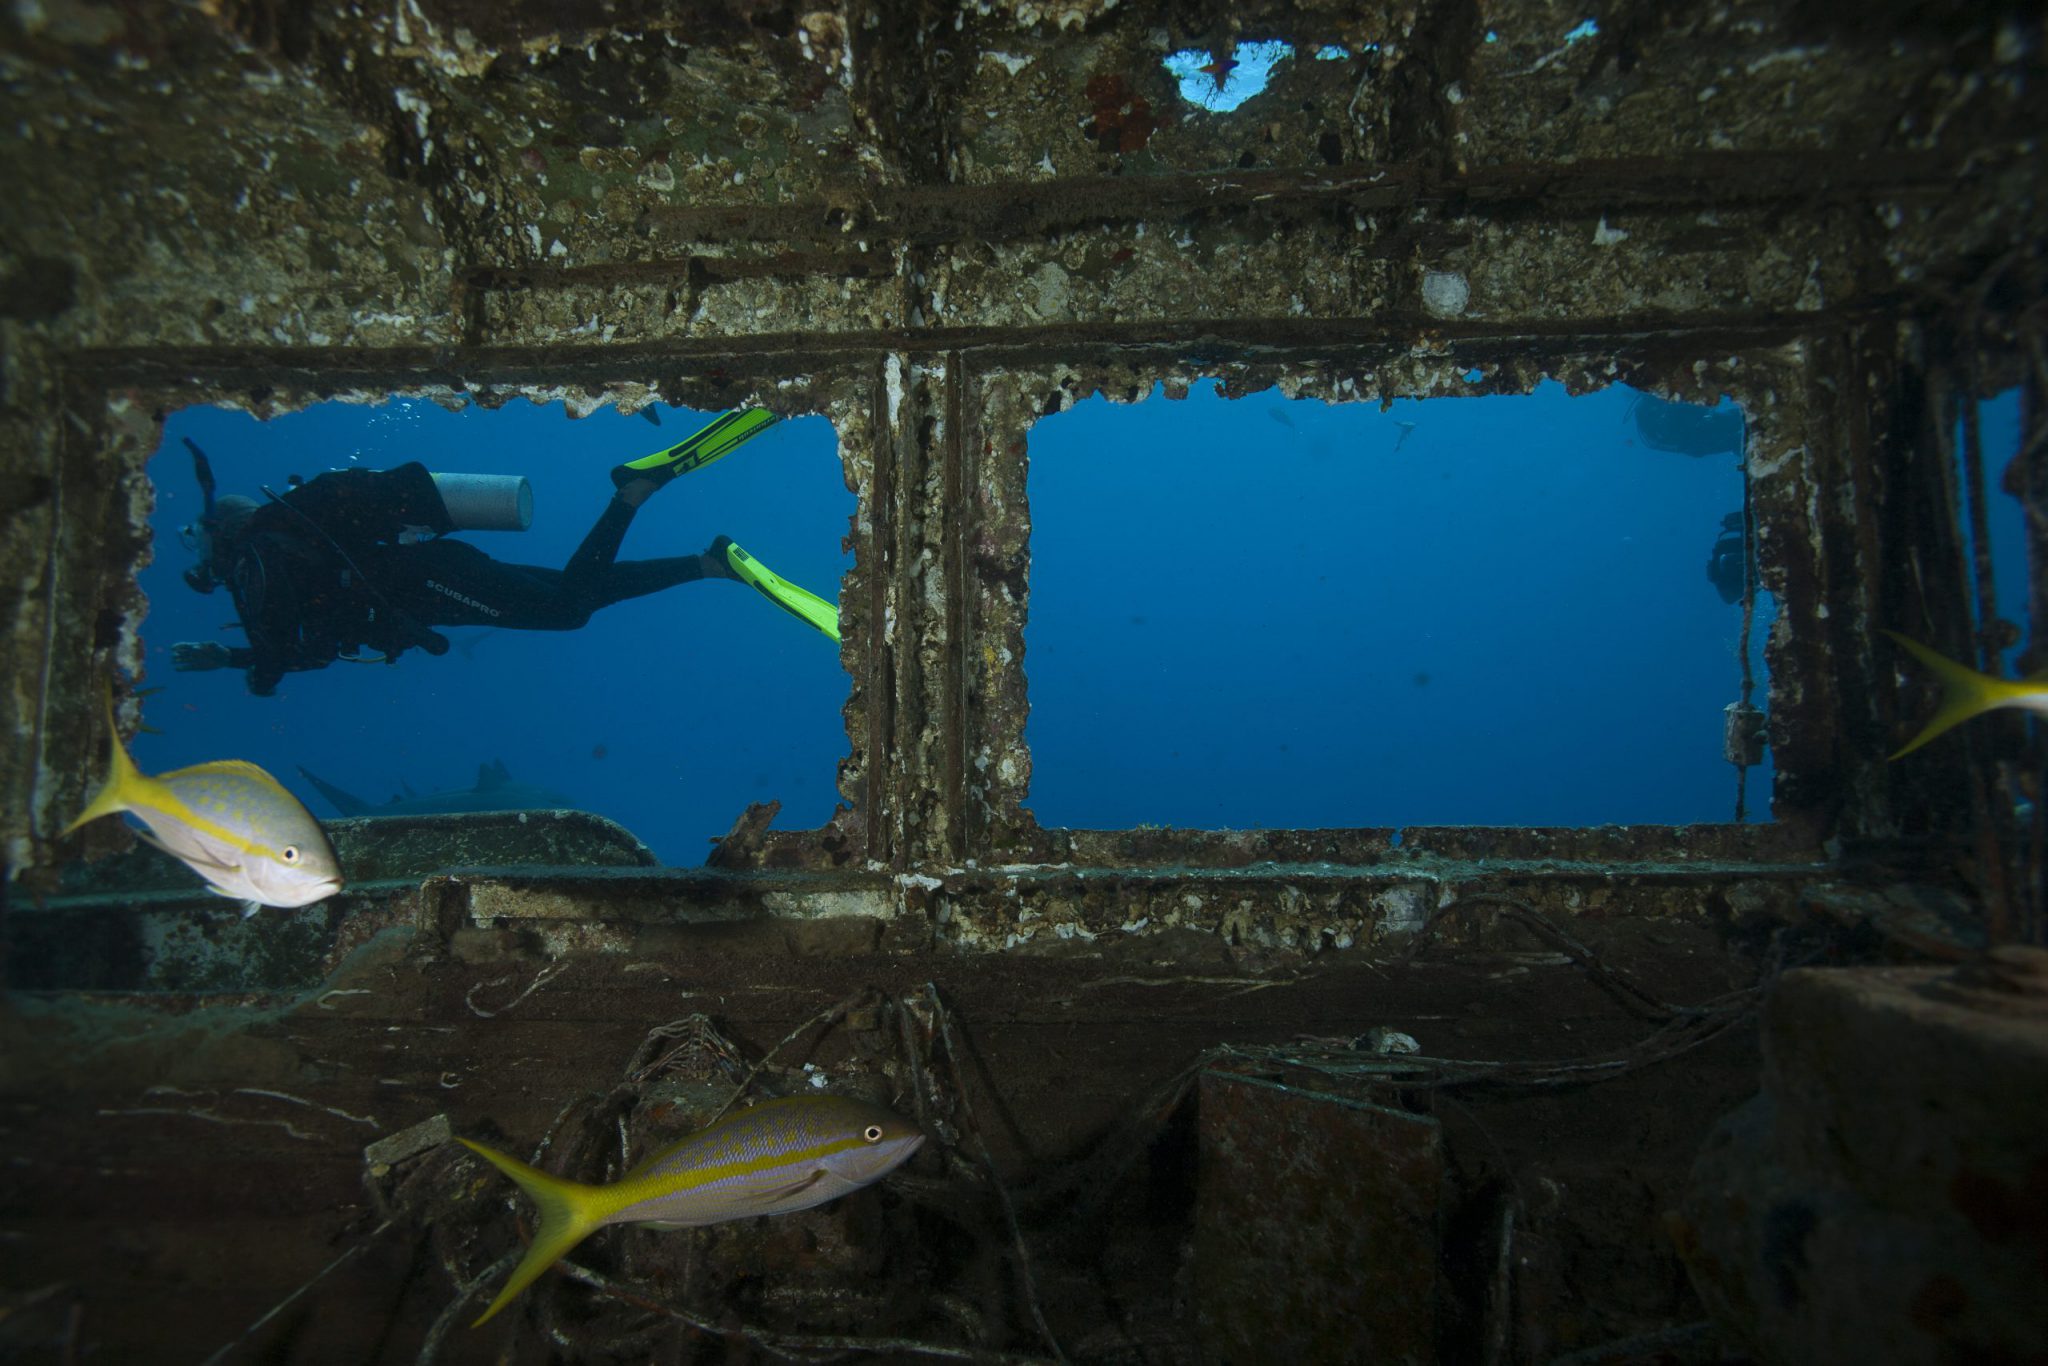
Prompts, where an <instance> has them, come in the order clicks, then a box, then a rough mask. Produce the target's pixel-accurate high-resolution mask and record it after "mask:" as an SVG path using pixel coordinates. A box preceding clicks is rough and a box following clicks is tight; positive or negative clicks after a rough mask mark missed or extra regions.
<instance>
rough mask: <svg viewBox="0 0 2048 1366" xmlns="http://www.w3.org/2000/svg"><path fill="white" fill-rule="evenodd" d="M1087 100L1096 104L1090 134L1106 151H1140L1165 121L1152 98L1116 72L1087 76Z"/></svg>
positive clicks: (1090, 124) (1089, 127)
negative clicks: (1160, 116) (1133, 86)
mask: <svg viewBox="0 0 2048 1366" xmlns="http://www.w3.org/2000/svg"><path fill="white" fill-rule="evenodd" d="M1088 102H1089V103H1090V104H1092V105H1094V106H1095V114H1094V117H1093V119H1091V120H1090V122H1089V125H1088V135H1089V136H1090V137H1092V138H1094V139H1095V141H1096V143H1097V145H1099V146H1100V147H1101V148H1102V150H1103V151H1105V152H1136V151H1140V150H1142V149H1143V148H1144V146H1145V144H1146V143H1147V142H1150V141H1151V140H1152V135H1153V134H1154V133H1155V132H1157V131H1159V129H1160V128H1161V127H1163V126H1164V125H1165V120H1163V119H1161V118H1159V117H1157V116H1156V115H1154V114H1153V112H1152V102H1151V101H1150V100H1148V99H1146V98H1145V97H1144V96H1143V95H1140V94H1137V93H1136V92H1135V91H1133V90H1132V89H1131V87H1130V85H1129V84H1128V83H1127V82H1126V81H1125V80H1124V78H1123V77H1122V76H1120V75H1116V74H1114V73H1112V74H1110V75H1107V76H1091V77H1089V78H1088Z"/></svg>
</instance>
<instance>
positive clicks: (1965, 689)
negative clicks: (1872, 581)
mask: <svg viewBox="0 0 2048 1366" xmlns="http://www.w3.org/2000/svg"><path fill="white" fill-rule="evenodd" d="M1885 634H1886V635H1888V636H1890V637H1891V638H1892V639H1893V640H1895V641H1897V642H1898V643H1899V644H1900V645H1901V646H1903V647H1905V649H1906V650H1907V652H1908V653H1910V654H1911V655H1912V656H1913V658H1915V659H1917V660H1919V661H1920V662H1921V663H1922V664H1925V665H1926V666H1927V668H1928V670H1929V671H1930V672H1931V673H1933V675H1934V676H1935V678H1937V679H1938V680H1940V682H1941V706H1940V707H1939V708H1938V709H1937V710H1936V711H1935V713H1934V719H1933V720H1931V721H1929V722H1928V723H1927V724H1926V725H1925V726H1923V727H1922V728H1921V730H1920V733H1919V734H1918V735H1916V736H1914V737H1913V738H1912V739H1911V740H1909V741H1907V742H1906V745H1905V747H1904V748H1903V749H1901V750H1899V751H1898V753H1896V754H1894V755H1892V758H1894V759H1896V758H1898V757H1899V756H1900V755H1902V754H1911V753H1912V752H1913V751H1914V750H1916V749H1918V748H1920V746H1922V745H1924V744H1926V743H1927V742H1928V741H1929V740H1932V739H1933V738H1934V737H1935V736H1937V735H1939V734H1941V733H1942V732H1943V731H1945V730H1948V729H1949V728H1950V727H1952V726H1959V725H1961V724H1962V723H1963V722H1965V721H1967V720H1969V719H1970V718H1971V717H1973V716H1981V715H1983V714H1984V713H1985V712H1987V711H1996V710H1998V709H1999V708H2000V707H2019V708H2021V709H2022V710H2025V711H2032V712H2040V713H2041V714H2043V715H2048V670H2044V671H2043V672H2041V673H2037V674H2033V675H2031V676H2029V677H2027V678H2020V679H2011V678H1993V677H1992V676H1991V675H1990V674H1987V673H1979V672H1978V671H1977V670H1975V669H1972V668H1970V667H1969V666H1968V665H1964V664H1958V663H1956V662H1955V661H1954V660H1953V659H1950V658H1949V657H1948V656H1946V655H1943V654H1939V653H1937V652H1935V651H1933V650H1930V649H1928V648H1927V647H1926V646H1925V645H1922V644H1921V643H1920V642H1919V641H1917V640H1912V639H1909V638H1907V637H1906V636H1902V635H1900V634H1899V633H1898V632H1897V631H1886V632H1885Z"/></svg>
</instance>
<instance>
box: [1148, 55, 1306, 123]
mask: <svg viewBox="0 0 2048 1366" xmlns="http://www.w3.org/2000/svg"><path fill="white" fill-rule="evenodd" d="M1293 55H1294V49H1293V48H1292V47H1291V46H1289V45H1288V44H1286V43H1283V42H1280V41H1278V40H1277V39H1273V40H1261V41H1258V42H1250V43H1239V44H1238V45H1237V47H1236V48H1235V50H1233V51H1232V52H1231V54H1230V55H1229V56H1227V57H1225V56H1218V55H1216V54H1214V53H1210V52H1204V51H1201V50H1200V49H1198V48H1184V49H1182V50H1181V51H1179V52H1176V53H1174V54H1172V55H1171V56H1169V57H1167V58H1166V59H1165V61H1164V62H1163V63H1162V64H1163V65H1164V66H1165V67H1166V71H1167V74H1168V75H1170V76H1172V77H1173V78H1174V79H1175V80H1177V81H1179V82H1180V94H1181V98H1182V99H1184V100H1186V101H1187V102H1188V103H1190V104H1192V105H1195V106H1197V107H1198V108H1202V109H1206V110H1208V111H1209V112H1210V113H1212V114H1227V113H1229V112H1230V111H1231V110H1233V109H1235V108H1237V107H1238V106H1239V105H1241V104H1243V103H1244V102H1245V101H1246V100H1248V99H1250V98H1251V97H1252V96H1254V95H1256V94H1258V93H1259V92H1260V91H1262V90H1264V89H1265V88H1266V82H1267V81H1268V79H1270V78H1271V76H1272V72H1273V68H1274V66H1275V65H1277V64H1278V63H1279V61H1280V59H1281V58H1283V57H1291V56H1293Z"/></svg>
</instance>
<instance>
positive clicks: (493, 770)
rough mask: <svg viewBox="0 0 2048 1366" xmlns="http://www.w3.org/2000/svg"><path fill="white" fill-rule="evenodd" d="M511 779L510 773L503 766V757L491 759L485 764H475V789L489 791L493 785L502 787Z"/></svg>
mask: <svg viewBox="0 0 2048 1366" xmlns="http://www.w3.org/2000/svg"><path fill="white" fill-rule="evenodd" d="M511 781H512V774H511V773H510V772H509V771H508V770H507V769H506V768H505V761H504V760H503V759H493V760H491V761H490V762H489V763H487V764H478V765H477V766H476V790H477V791H479V792H489V791H490V790H491V789H492V788H494V787H504V786H505V785H506V784H507V783H510V782H511Z"/></svg>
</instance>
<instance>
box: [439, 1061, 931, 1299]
mask: <svg viewBox="0 0 2048 1366" xmlns="http://www.w3.org/2000/svg"><path fill="white" fill-rule="evenodd" d="M460 1142H461V1143H462V1144H463V1146H465V1147H467V1148H469V1149H470V1150H472V1151H473V1152H476V1153H477V1154H479V1155H480V1156H482V1157H484V1158H485V1159H486V1160H488V1161H489V1162H490V1163H491V1165H492V1166H494V1167H496V1168H497V1169H498V1170H499V1171H501V1172H503V1173H505V1175H507V1176H509V1177H511V1178H512V1179H513V1180H514V1181H517V1182H518V1183H519V1185H520V1188H521V1189H522V1190H524V1191H525V1192H526V1193H527V1195H529V1196H530V1197H532V1199H533V1203H534V1204H535V1205H536V1206H538V1207H539V1210H540V1227H539V1229H538V1230H536V1231H535V1233H534V1235H533V1245H532V1246H531V1247H529V1248H528V1249H527V1252H526V1257H525V1258H524V1260H522V1261H521V1262H520V1263H519V1265H518V1266H516V1267H514V1268H513V1270H512V1276H511V1279H509V1280H507V1281H506V1282H505V1288H504V1289H503V1290H500V1291H499V1292H498V1297H497V1298H496V1299H494V1300H492V1301H491V1306H490V1308H488V1309H486V1310H484V1312H483V1316H482V1317H481V1318H479V1319H478V1320H477V1321H476V1323H475V1324H473V1325H471V1326H472V1327H480V1326H482V1324H483V1323H484V1322H485V1321H486V1320H488V1319H489V1318H490V1317H491V1316H492V1315H493V1314H496V1313H497V1312H498V1311H499V1310H500V1309H503V1308H504V1307H505V1306H506V1305H507V1304H509V1303H511V1301H512V1300H513V1298H514V1297H515V1296H517V1295H518V1294H519V1292H520V1291H522V1290H524V1289H526V1287H527V1286H529V1285H532V1284H533V1282H534V1281H535V1280H536V1279H538V1278H539V1276H540V1274H541V1273H542V1272H543V1271H546V1270H547V1269H548V1268H549V1267H551V1266H553V1265H554V1264H555V1263H556V1262H558V1261H560V1260H561V1259H562V1258H563V1257H564V1256H566V1255H567V1254H568V1252H569V1249H571V1248H573V1247H575V1246H576V1244H578V1243H580V1242H582V1241H583V1240H584V1239H585V1238H587V1237H589V1236H590V1235H591V1234H592V1233H595V1232H596V1231H597V1230H598V1229H600V1228H603V1227H604V1226H605V1225H607V1224H651V1225H653V1226H654V1227H657V1228H689V1227H692V1226H694V1225H698V1224H716V1223H721V1222H723V1221H725V1220H727V1219H744V1218H747V1217H749V1216H750V1215H755V1214H789V1213H793V1212H794V1211H796V1210H800V1209H809V1208H810V1207H811V1206H813V1205H822V1204H824V1203H825V1202H826V1201H827V1200H832V1199H836V1198H837V1197H839V1196H841V1195H845V1194H846V1193H848V1192H849V1191H856V1190H859V1189H860V1188H861V1187H862V1186H866V1185H869V1184H871V1183H873V1182H876V1181H879V1180H881V1179H882V1178H883V1177H884V1176H887V1175H888V1174H889V1173H890V1172H891V1171H893V1170H895V1168H896V1167H897V1166H898V1165H900V1164H901V1163H902V1162H903V1161H904V1160H905V1159H907V1158H908V1157H909V1156H910V1155H911V1154H912V1153H914V1152H916V1151H917V1148H918V1145H919V1144H920V1143H923V1142H924V1135H923V1134H922V1133H920V1132H919V1131H918V1129H917V1126H916V1125H914V1124H912V1123H910V1121H908V1120H906V1119H904V1118H903V1117H902V1116H900V1115H898V1114H896V1113H895V1112H894V1111H892V1110H885V1109H883V1108H881V1107H880V1106H878V1105H869V1104H867V1103H866V1102H864V1101H858V1100H853V1099H850V1098H849V1097H846V1096H792V1097H790V1098H789V1099H787V1100H771V1101H767V1102H765V1103H763V1104H760V1105H756V1106H755V1107H753V1108H752V1109H751V1110H742V1111H740V1112H739V1113H737V1114H733V1115H728V1116H726V1117H725V1118H724V1119H722V1120H719V1121H718V1122H717V1123H715V1124H713V1125H711V1126H709V1127H708V1128H704V1129H700V1130H698V1131H697V1132H696V1133H694V1134H691V1135H690V1136H689V1137H688V1138H686V1139H684V1140H683V1141H682V1142H680V1143H677V1144H674V1145H673V1146H671V1147H668V1148H664V1149H663V1150H662V1151H660V1152H658V1153H656V1154H654V1155H653V1156H652V1157H650V1158H648V1159H647V1160H646V1161H645V1162H642V1163H641V1164H640V1165H639V1166H637V1167H635V1168H634V1169H633V1170H632V1171H630V1172H627V1173H626V1174H625V1175H624V1176H623V1177H621V1178H619V1179H618V1180H617V1181H615V1182H613V1183H612V1184H611V1185H609V1186H586V1185H584V1184H582V1183H581V1182H578V1181H565V1180H563V1179H562V1178H561V1177H559V1176H550V1175H548V1174H547V1173H546V1172H544V1171H540V1170H537V1169H536V1168H533V1167H529V1166H527V1165H526V1164H525V1163H524V1162H521V1161H520V1160H519V1159H518V1158H516V1157H507V1156H506V1155H505V1154H504V1153H501V1152H497V1151H495V1150H493V1149H490V1148H486V1147H485V1146H484V1145H483V1144H481V1143H471V1142H470V1141H469V1140H468V1139H466V1138H465V1139H461V1140H460Z"/></svg>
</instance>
